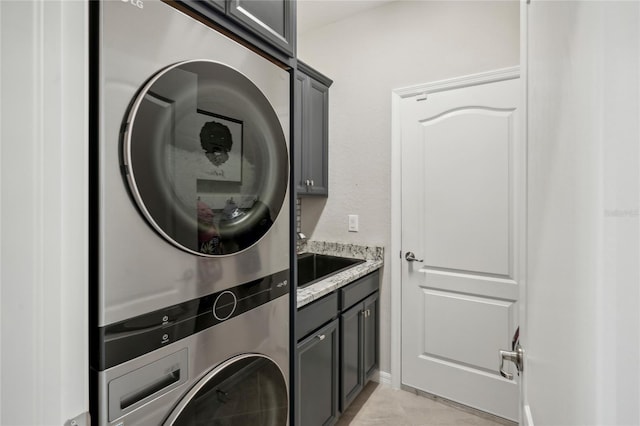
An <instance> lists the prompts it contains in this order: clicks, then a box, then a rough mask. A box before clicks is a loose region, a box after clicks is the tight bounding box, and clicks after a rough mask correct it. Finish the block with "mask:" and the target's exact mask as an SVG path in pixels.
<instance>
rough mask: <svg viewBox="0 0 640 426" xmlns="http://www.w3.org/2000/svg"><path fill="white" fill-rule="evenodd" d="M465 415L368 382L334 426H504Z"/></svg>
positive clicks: (467, 413)
mask: <svg viewBox="0 0 640 426" xmlns="http://www.w3.org/2000/svg"><path fill="white" fill-rule="evenodd" d="M505 424H507V425H515V423H512V422H509V421H506V420H505V421H503V422H500V423H498V422H496V421H494V420H489V419H485V418H483V417H479V416H477V415H474V414H471V413H469V412H467V411H463V410H461V409H458V408H455V407H452V406H450V405H447V404H443V403H441V402H438V401H434V400H432V399H429V398H426V397H424V396H419V395H416V394H414V393H411V392H407V391H404V390H397V389H393V388H391V387H390V386H388V385H382V384H378V383H375V382H369V384H368V385H367V386H366V387H365V388H364V390H363V391H362V392H361V393H360V395H359V396H358V397H357V398H356V399H355V400H354V401H353V402H352V403H351V405H350V406H349V407H348V408H347V410H346V411H345V412H344V414H343V415H342V416H341V417H340V419H339V420H338V423H337V424H336V426H347V425H349V426H383V425H384V426H431V425H438V426H445V425H450V426H458V425H474V426H504V425H505Z"/></svg>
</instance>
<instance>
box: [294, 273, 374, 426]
mask: <svg viewBox="0 0 640 426" xmlns="http://www.w3.org/2000/svg"><path fill="white" fill-rule="evenodd" d="M379 285H380V273H379V271H375V272H372V273H371V274H369V275H366V276H364V277H362V278H360V279H358V280H356V281H354V282H353V283H351V284H348V285H346V286H345V287H342V288H340V289H338V290H336V291H334V292H333V293H330V294H328V295H326V296H324V297H323V298H321V299H319V300H317V301H314V302H313V303H310V304H308V305H306V306H304V307H303V308H301V309H300V310H298V314H297V317H296V337H297V341H298V346H297V351H296V374H295V404H296V405H295V420H296V421H295V424H296V425H297V426H326V425H332V424H334V423H335V422H336V421H337V419H338V416H339V415H340V413H342V412H344V410H345V409H346V408H347V407H348V406H349V404H350V403H351V402H352V401H353V400H354V399H355V397H356V396H358V394H359V393H360V391H362V389H363V388H364V385H365V384H366V383H367V381H368V380H369V379H370V378H371V375H372V374H373V372H375V370H376V369H377V368H378V335H379V331H378V330H379V323H378V321H379V320H378V288H379Z"/></svg>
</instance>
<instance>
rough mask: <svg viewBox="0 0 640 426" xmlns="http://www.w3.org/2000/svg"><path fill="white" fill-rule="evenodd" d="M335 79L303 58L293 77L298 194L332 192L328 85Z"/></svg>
mask: <svg viewBox="0 0 640 426" xmlns="http://www.w3.org/2000/svg"><path fill="white" fill-rule="evenodd" d="M332 83H333V82H332V81H331V80H330V79H329V78H327V77H326V76H324V75H322V74H320V73H319V72H317V71H316V70H314V69H313V68H311V67H309V66H308V65H306V64H304V63H303V62H301V61H298V63H297V69H296V73H295V79H294V89H293V90H294V117H293V122H294V124H293V125H294V144H295V147H294V148H295V158H294V164H295V170H294V173H295V181H296V191H297V193H298V195H299V196H308V195H319V196H325V197H326V196H327V195H328V194H329V175H328V165H329V157H328V155H329V87H330V86H331V84H332Z"/></svg>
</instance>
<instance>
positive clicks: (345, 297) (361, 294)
mask: <svg viewBox="0 0 640 426" xmlns="http://www.w3.org/2000/svg"><path fill="white" fill-rule="evenodd" d="M379 286H380V271H375V272H372V273H370V274H369V275H366V276H364V277H362V278H360V279H359V280H357V281H354V282H353V283H351V284H349V285H347V286H345V287H342V288H341V289H340V310H345V309H348V308H349V307H351V306H353V305H354V304H356V303H358V302H359V301H361V300H362V299H364V298H365V297H367V296H368V295H370V294H371V293H373V292H374V291H376V290H378V287H379Z"/></svg>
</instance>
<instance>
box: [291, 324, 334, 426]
mask: <svg viewBox="0 0 640 426" xmlns="http://www.w3.org/2000/svg"><path fill="white" fill-rule="evenodd" d="M339 335H340V331H339V327H338V320H337V319H335V320H333V321H332V322H330V323H329V324H328V325H327V326H326V327H324V328H322V329H320V330H318V331H317V332H316V333H313V334H312V335H311V336H309V337H308V338H307V339H305V340H303V341H302V342H300V343H299V344H298V351H297V354H298V380H297V389H296V395H297V401H298V410H296V417H297V419H296V423H295V424H296V425H301V426H302V425H307V426H313V425H323V426H325V425H332V424H333V423H335V421H336V420H337V419H338V363H339V352H338V345H339V344H340V341H339Z"/></svg>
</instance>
